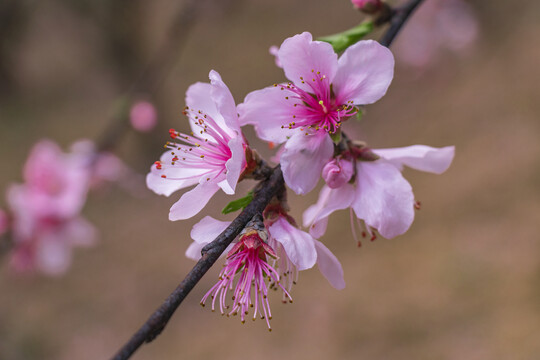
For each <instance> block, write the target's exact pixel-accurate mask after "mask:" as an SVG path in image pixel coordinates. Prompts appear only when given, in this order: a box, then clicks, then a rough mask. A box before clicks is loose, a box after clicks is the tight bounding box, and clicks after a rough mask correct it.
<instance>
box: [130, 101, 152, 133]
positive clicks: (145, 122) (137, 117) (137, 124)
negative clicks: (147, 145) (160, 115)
mask: <svg viewBox="0 0 540 360" xmlns="http://www.w3.org/2000/svg"><path fill="white" fill-rule="evenodd" d="M129 121H130V122H131V126H133V128H134V129H135V130H137V131H140V132H148V131H150V130H152V129H153V128H154V126H156V123H157V112H156V108H155V107H154V105H153V104H152V103H151V102H148V101H138V102H136V103H135V104H133V106H132V107H131V110H130V113H129Z"/></svg>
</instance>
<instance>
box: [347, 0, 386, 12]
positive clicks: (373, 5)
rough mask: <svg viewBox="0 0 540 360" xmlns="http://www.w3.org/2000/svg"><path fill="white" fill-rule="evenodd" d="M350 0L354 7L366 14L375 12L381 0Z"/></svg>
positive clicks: (379, 6)
mask: <svg viewBox="0 0 540 360" xmlns="http://www.w3.org/2000/svg"><path fill="white" fill-rule="evenodd" d="M351 2H352V4H353V5H354V7H355V8H357V9H358V10H361V11H363V12H365V13H367V14H373V13H376V12H377V11H378V10H379V9H380V8H381V6H382V2H381V0H351Z"/></svg>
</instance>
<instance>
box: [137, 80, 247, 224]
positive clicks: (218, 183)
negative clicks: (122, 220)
mask: <svg viewBox="0 0 540 360" xmlns="http://www.w3.org/2000/svg"><path fill="white" fill-rule="evenodd" d="M210 81H211V83H210V84H206V83H196V84H194V85H191V86H190V87H189V89H188V91H187V94H186V104H187V106H186V108H185V111H184V114H185V115H187V116H188V118H189V123H190V125H191V129H192V135H186V134H183V133H180V132H177V131H175V130H173V129H171V131H170V135H171V137H172V138H173V140H174V141H172V142H168V143H167V147H168V148H169V149H170V150H169V151H167V152H165V153H164V154H163V155H162V156H161V159H160V161H157V162H156V163H155V164H154V165H153V166H152V168H151V172H150V173H149V174H148V175H147V177H146V184H147V186H148V187H149V188H150V189H151V190H153V191H154V192H156V193H157V194H160V195H165V196H169V195H171V194H172V193H173V192H175V191H177V190H180V189H183V188H186V187H190V186H193V185H196V186H195V188H194V189H192V190H190V191H188V192H186V193H184V195H182V197H181V198H180V200H178V201H177V202H176V203H175V204H174V205H173V206H172V207H171V209H170V212H169V219H170V220H181V219H188V218H190V217H192V216H194V215H196V214H197V213H199V211H201V210H202V208H203V207H204V206H205V205H206V204H207V203H208V201H209V200H210V198H211V197H212V196H213V195H214V194H215V193H216V192H217V191H218V190H219V189H220V188H221V189H222V190H223V191H224V192H225V193H226V194H234V192H235V188H236V184H237V183H238V180H239V178H240V175H241V173H242V172H243V170H244V169H245V168H246V156H245V151H246V147H247V145H246V142H245V140H244V137H243V135H242V132H241V130H240V124H239V123H238V115H237V113H236V105H235V103H234V99H233V97H232V94H231V92H230V91H229V89H228V88H227V86H226V85H225V83H223V81H222V80H221V77H220V76H219V74H218V73H217V72H216V71H213V70H212V71H211V72H210Z"/></svg>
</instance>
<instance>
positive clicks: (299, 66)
mask: <svg viewBox="0 0 540 360" xmlns="http://www.w3.org/2000/svg"><path fill="white" fill-rule="evenodd" d="M278 58H279V61H280V63H281V64H282V65H283V70H284V72H285V76H287V78H288V79H289V80H291V81H292V82H294V84H295V85H296V86H297V87H299V88H301V89H302V90H304V91H308V92H313V90H312V89H311V86H309V83H310V82H311V79H312V78H313V72H312V70H314V72H320V76H323V75H325V76H326V78H327V79H328V81H329V82H330V83H331V82H332V79H334V76H335V74H336V71H337V67H338V60H337V54H336V53H335V52H334V49H333V48H332V45H330V44H328V43H325V42H322V41H313V37H312V36H311V34H310V33H308V32H304V33H302V34H298V35H295V36H293V37H290V38H288V39H285V41H283V43H282V44H281V46H280V48H279V51H278ZM301 78H303V79H305V82H304V83H302V80H301Z"/></svg>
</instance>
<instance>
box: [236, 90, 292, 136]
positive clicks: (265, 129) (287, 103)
mask: <svg viewBox="0 0 540 360" xmlns="http://www.w3.org/2000/svg"><path fill="white" fill-rule="evenodd" d="M287 95H288V94H285V91H283V90H281V87H274V86H270V87H267V88H264V89H261V90H256V91H252V92H250V93H249V94H247V96H246V98H245V99H244V102H243V103H242V104H239V105H238V114H240V118H239V121H240V124H241V125H242V126H244V125H253V126H254V127H255V132H256V133H257V136H258V137H259V138H261V139H263V140H264V141H271V142H274V143H277V144H281V143H282V142H285V141H286V140H287V137H290V136H291V135H292V134H293V132H292V131H291V130H289V129H288V126H289V124H290V123H291V122H292V121H293V117H292V116H293V111H294V104H296V103H298V102H299V101H297V100H294V99H292V98H289V99H285V97H286V96H287Z"/></svg>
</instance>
